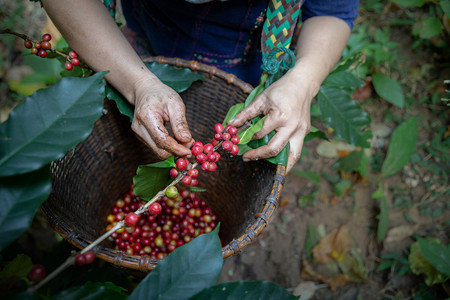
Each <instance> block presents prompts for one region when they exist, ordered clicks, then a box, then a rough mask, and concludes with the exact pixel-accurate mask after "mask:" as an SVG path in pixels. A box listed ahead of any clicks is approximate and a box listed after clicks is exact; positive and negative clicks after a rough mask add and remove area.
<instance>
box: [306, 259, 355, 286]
mask: <svg viewBox="0 0 450 300" xmlns="http://www.w3.org/2000/svg"><path fill="white" fill-rule="evenodd" d="M300 276H301V278H303V279H306V280H314V281H319V282H323V283H326V284H328V286H329V287H330V289H331V290H332V291H334V290H336V289H337V288H339V287H341V286H344V285H345V284H346V283H348V282H351V281H352V280H351V278H350V276H348V275H347V274H338V275H334V276H327V275H323V274H321V273H319V272H317V271H316V270H315V269H314V268H313V266H312V265H311V264H310V263H309V262H308V260H307V259H306V258H303V259H302V272H301V274H300Z"/></svg>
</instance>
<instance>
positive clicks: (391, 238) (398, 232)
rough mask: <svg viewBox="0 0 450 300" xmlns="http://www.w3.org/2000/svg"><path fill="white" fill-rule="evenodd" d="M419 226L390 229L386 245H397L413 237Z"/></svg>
mask: <svg viewBox="0 0 450 300" xmlns="http://www.w3.org/2000/svg"><path fill="white" fill-rule="evenodd" d="M418 227H419V225H418V224H417V225H414V226H413V225H402V226H397V227H394V228H391V229H389V231H388V232H387V235H386V238H385V239H384V242H385V243H395V242H400V241H401V240H403V239H405V238H407V237H409V236H411V235H413V234H414V232H416V230H417V228H418Z"/></svg>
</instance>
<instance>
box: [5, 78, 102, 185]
mask: <svg viewBox="0 0 450 300" xmlns="http://www.w3.org/2000/svg"><path fill="white" fill-rule="evenodd" d="M105 74H106V72H101V73H97V74H95V75H93V76H91V77H89V78H74V77H70V78H63V79H61V80H60V81H59V82H58V83H56V84H54V85H52V86H50V87H49V88H46V89H42V90H39V91H37V92H36V93H34V94H33V95H31V96H29V97H27V98H26V99H25V102H24V103H22V104H20V105H19V106H17V107H16V108H15V109H13V110H12V111H11V113H10V117H9V119H8V120H7V121H6V122H4V123H3V124H1V125H0V136H1V138H0V176H11V175H16V174H23V173H27V172H31V171H34V170H37V169H39V168H41V167H42V166H44V165H46V164H48V163H50V162H51V161H53V160H55V159H58V158H61V157H62V156H64V154H65V153H66V152H67V151H68V150H70V149H72V148H73V147H74V146H75V145H77V144H78V143H79V142H80V141H82V140H84V139H85V138H87V137H88V135H89V134H90V133H91V131H92V128H93V125H94V122H95V121H96V120H97V119H99V118H100V116H101V114H102V110H103V99H104V96H105V87H104V85H103V76H104V75H105Z"/></svg>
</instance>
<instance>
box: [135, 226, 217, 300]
mask: <svg viewBox="0 0 450 300" xmlns="http://www.w3.org/2000/svg"><path fill="white" fill-rule="evenodd" d="M218 228H219V226H217V227H216V229H214V231H212V232H210V233H207V234H202V235H200V236H198V237H196V238H195V239H194V240H192V241H191V242H189V243H187V244H186V245H183V246H181V247H179V248H177V249H175V251H173V252H172V253H171V254H170V255H169V256H167V257H166V258H165V259H163V260H162V261H161V262H160V263H159V264H158V266H157V267H156V268H155V269H154V270H153V271H152V272H151V273H150V274H149V275H147V276H146V277H145V278H144V280H142V282H141V283H140V284H139V285H138V286H137V288H136V289H135V290H134V291H133V293H132V294H131V296H130V297H129V299H128V300H140V299H152V300H155V299H188V298H190V297H191V296H193V295H195V294H197V293H198V292H200V291H201V290H203V289H205V288H208V287H210V286H211V285H213V284H214V283H215V282H216V281H217V279H218V277H219V274H220V271H221V269H222V264H223V257H222V245H221V244H220V239H219V236H218Z"/></svg>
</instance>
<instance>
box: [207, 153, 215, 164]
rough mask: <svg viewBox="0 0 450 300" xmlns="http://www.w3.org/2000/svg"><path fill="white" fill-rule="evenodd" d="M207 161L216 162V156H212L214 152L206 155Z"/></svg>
mask: <svg viewBox="0 0 450 300" xmlns="http://www.w3.org/2000/svg"><path fill="white" fill-rule="evenodd" d="M207 159H208V161H209V162H215V161H216V155H215V154H214V152H211V153H208V155H207Z"/></svg>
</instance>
